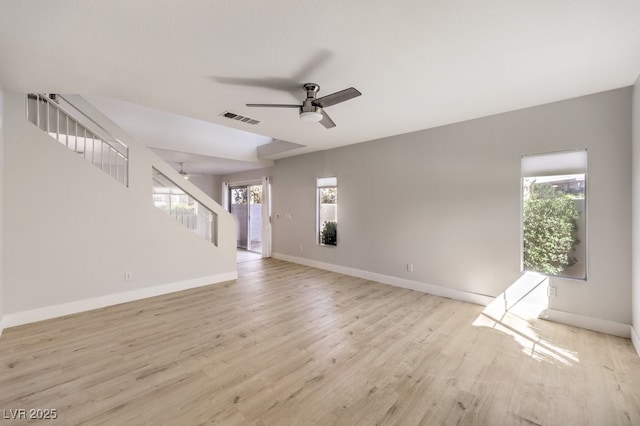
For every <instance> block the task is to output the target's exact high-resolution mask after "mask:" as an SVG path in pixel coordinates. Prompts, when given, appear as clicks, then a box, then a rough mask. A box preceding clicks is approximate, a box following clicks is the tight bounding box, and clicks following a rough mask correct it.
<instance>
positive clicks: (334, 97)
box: [313, 87, 362, 108]
mask: <svg viewBox="0 0 640 426" xmlns="http://www.w3.org/2000/svg"><path fill="white" fill-rule="evenodd" d="M360 95H362V93H360V92H359V91H358V90H356V89H354V88H353V87H349V88H348V89H344V90H341V91H339V92H335V93H332V94H330V95H327V96H323V97H321V98H318V99H316V100H315V101H313V105H315V106H319V107H321V108H326V107H330V106H331V105H335V104H339V103H340V102H344V101H348V100H349V99H353V98H355V97H357V96H360Z"/></svg>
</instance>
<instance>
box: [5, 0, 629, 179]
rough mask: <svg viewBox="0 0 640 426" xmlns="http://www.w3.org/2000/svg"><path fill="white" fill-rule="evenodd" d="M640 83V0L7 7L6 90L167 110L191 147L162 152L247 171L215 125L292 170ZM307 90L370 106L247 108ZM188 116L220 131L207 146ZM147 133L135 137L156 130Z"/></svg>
mask: <svg viewBox="0 0 640 426" xmlns="http://www.w3.org/2000/svg"><path fill="white" fill-rule="evenodd" d="M639 73H640V0H615V1H611V0H563V1H542V0H485V1H473V0H466V1H464V0H458V1H452V0H438V1H434V0H403V1H389V0H367V1H364V0H350V1H348V2H346V1H341V0H324V1H321V2H320V1H318V2H313V3H312V2H303V1H299V0H279V1H264V0H244V1H242V2H222V1H213V0H191V1H188V2H178V1H170V0H162V1H160V0H136V1H131V0H111V1H104V2H94V1H90V2H89V1H85V2H78V1H71V0H23V1H3V2H1V3H0V85H2V87H4V88H5V89H7V90H9V91H15V92H27V91H41V92H47V93H51V92H54V93H78V94H81V95H85V96H99V97H101V99H106V98H112V99H111V100H108V99H107V100H105V103H109V102H111V103H112V105H113V103H117V102H118V101H116V100H119V101H122V102H126V103H127V104H129V105H130V106H131V108H133V109H136V108H140V109H142V107H146V109H147V113H148V114H146V115H144V114H143V115H142V116H140V117H139V118H137V120H143V119H145V120H146V119H149V120H151V118H150V117H153V116H155V117H156V118H158V117H162V114H163V113H170V114H172V115H171V116H172V117H173V118H174V119H175V120H176V122H180V123H181V125H182V126H184V127H182V128H181V134H182V135H186V136H185V137H184V138H183V139H186V142H185V141H184V140H175V141H174V142H173V145H171V146H169V145H167V144H166V143H164V144H163V145H162V146H161V147H160V148H162V149H164V150H171V151H186V152H192V153H194V154H197V155H204V156H213V157H215V158H233V159H235V160H236V161H246V158H245V157H242V156H241V155H237V154H225V155H222V154H221V152H226V151H225V150H227V151H228V150H231V151H233V149H232V148H233V147H234V146H237V145H238V144H235V145H234V140H229V138H224V137H218V136H217V135H218V133H217V131H222V132H224V130H220V128H219V126H229V127H234V128H236V129H239V130H242V131H245V132H252V133H256V134H259V135H262V136H264V137H266V138H258V137H256V138H255V139H252V137H249V136H247V135H244V133H241V134H242V135H244V136H243V137H246V140H254V144H255V145H256V146H257V145H260V144H263V143H265V141H268V140H270V138H275V139H278V140H282V141H289V142H294V143H297V144H302V145H305V147H304V148H299V149H296V150H293V151H289V152H285V153H280V154H279V155H278V158H281V157H284V156H287V155H295V154H299V153H302V152H309V151H313V150H321V149H327V148H331V147H336V146H341V145H346V144H352V143H357V142H363V141H368V140H372V139H376V138H380V137H384V136H390V135H394V134H400V133H406V132H411V131H415V130H420V129H425V128H430V127H434V126H439V125H443V124H448V123H454V122H458V121H463V120H468V119H472V118H477V117H482V116H487V115H491V114H496V113H501V112H505V111H510V110H515V109H520V108H525V107H529V106H533V105H539V104H543V103H547V102H553V101H557V100H561V99H567V98H571V97H576V96H581V95H585V94H590V93H596V92H600V91H604V90H609V89H614V88H618V87H623V86H627V85H631V84H633V82H634V81H635V79H636V77H637V76H638V74H639ZM305 82H315V83H318V84H319V85H320V86H321V91H320V94H319V95H320V96H322V95H326V94H329V93H332V92H335V91H338V90H342V89H344V88H347V87H351V86H353V87H355V88H357V89H358V90H360V91H361V92H362V96H360V97H358V98H355V99H352V100H350V101H348V102H345V103H342V104H339V105H335V106H332V107H330V108H328V109H327V112H328V113H329V114H330V115H331V117H332V118H333V120H334V121H335V122H336V123H337V127H336V128H333V129H325V128H324V127H322V126H321V125H320V124H317V123H308V122H302V121H300V120H299V119H298V118H297V112H296V110H294V109H261V108H247V107H246V106H245V103H298V102H300V101H301V100H302V98H303V97H304V94H303V92H302V90H301V89H296V86H300V85H302V84H303V83H305ZM93 99H98V98H93ZM116 110H117V108H116ZM151 110H157V111H156V113H152V112H150V111H151ZM224 111H232V112H234V113H238V114H242V115H246V116H249V117H252V118H255V119H258V120H260V121H261V123H260V124H258V125H256V126H251V125H249V124H244V123H238V122H234V121H230V120H228V119H225V118H222V117H220V114H221V113H223V112H224ZM108 115H109V114H108ZM181 116H184V117H189V118H191V119H193V120H192V122H191V124H193V126H194V127H195V128H197V127H198V126H200V127H201V130H202V126H203V122H208V123H213V124H216V125H219V126H215V128H217V131H214V130H212V129H213V127H212V128H211V129H209V130H207V132H209V131H210V132H211V133H207V134H208V136H207V138H205V139H206V141H203V139H202V137H201V136H202V132H200V133H198V132H197V131H196V133H195V134H196V135H198V134H199V135H200V136H190V134H187V133H188V131H189V130H188V129H189V128H190V126H189V125H188V123H189V120H187V119H186V118H184V117H182V118H181ZM143 117H144V118H143ZM165 118H166V116H165ZM114 120H115V121H116V122H118V119H115V118H114ZM130 121H131V120H130ZM149 123H151V122H149ZM149 123H147V124H145V125H144V126H138V127H145V128H147V130H146V132H147V133H151V131H149V130H148V128H149V127H150V124H149ZM119 124H120V123H119ZM165 124H166V123H165ZM127 126H129V127H132V124H131V122H130V123H129V124H128V125H123V127H125V130H127V129H126V127H127ZM141 133H144V132H141ZM227 134H233V132H231V133H227ZM238 135H240V134H238ZM134 136H136V135H134ZM136 137H140V136H139V135H138V136H136ZM234 137H235V136H234ZM238 137H240V136H238ZM141 140H142V141H143V142H145V143H147V144H149V145H150V146H154V145H153V143H150V142H153V141H148V140H144V137H142V138H141ZM189 140H191V141H192V142H191V144H190V142H189ZM193 141H200V142H199V143H200V145H201V146H198V148H197V149H195V148H193V146H195V144H196V143H195V142H193ZM165 142H166V141H165ZM154 143H157V142H154ZM247 143H248V142H247ZM206 144H209V145H214V146H215V149H214V150H213V151H212V152H209V153H208V152H206V151H207V149H208V148H207V147H206ZM240 145H241V146H242V147H243V149H244V148H246V147H244V145H243V144H240ZM156 147H158V146H156ZM209 148H210V147H209ZM194 149H195V152H194ZM189 150H190V151H189ZM272 158H276V157H272ZM249 163H252V161H249ZM254 163H255V161H254ZM256 164H257V165H255V166H256V167H259V166H260V164H261V163H260V160H257V163H256ZM245 166H246V165H245ZM252 167H253V166H252Z"/></svg>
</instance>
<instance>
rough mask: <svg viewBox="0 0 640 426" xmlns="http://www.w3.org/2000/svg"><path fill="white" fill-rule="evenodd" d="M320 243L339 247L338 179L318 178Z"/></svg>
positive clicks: (318, 232)
mask: <svg viewBox="0 0 640 426" xmlns="http://www.w3.org/2000/svg"><path fill="white" fill-rule="evenodd" d="M317 191H318V222H317V234H318V243H319V244H320V245H324V246H335V245H338V178H335V177H328V178H318V181H317Z"/></svg>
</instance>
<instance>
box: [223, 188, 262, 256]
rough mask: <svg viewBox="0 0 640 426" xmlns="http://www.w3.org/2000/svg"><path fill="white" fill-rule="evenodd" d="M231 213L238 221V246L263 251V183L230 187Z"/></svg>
mask: <svg viewBox="0 0 640 426" xmlns="http://www.w3.org/2000/svg"><path fill="white" fill-rule="evenodd" d="M229 205H230V208H231V214H232V215H234V216H235V218H236V220H237V221H238V236H237V246H238V248H241V249H245V250H249V251H255V252H258V253H259V252H261V251H262V185H242V186H232V187H230V188H229Z"/></svg>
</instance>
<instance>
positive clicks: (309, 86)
mask: <svg viewBox="0 0 640 426" xmlns="http://www.w3.org/2000/svg"><path fill="white" fill-rule="evenodd" d="M302 88H303V89H304V90H305V92H307V98H306V99H305V100H304V101H302V105H291V104H247V106H248V107H265V108H299V110H300V119H301V120H305V121H316V122H318V121H319V122H320V124H322V125H323V126H324V127H326V128H327V129H330V128H332V127H336V123H334V122H333V120H332V119H331V117H329V115H328V114H327V113H326V112H325V111H324V108H327V107H330V106H332V105H335V104H339V103H341V102H345V101H348V100H349V99H353V98H355V97H357V96H360V95H361V94H362V93H360V92H359V91H358V90H356V89H354V88H353V87H349V88H348V89H344V90H341V91H339V92H335V93H332V94H330V95H326V96H323V97H321V98H317V97H316V95H317V93H318V91H319V90H320V86H318V85H317V84H315V83H305V84H304V85H303V86H302Z"/></svg>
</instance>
